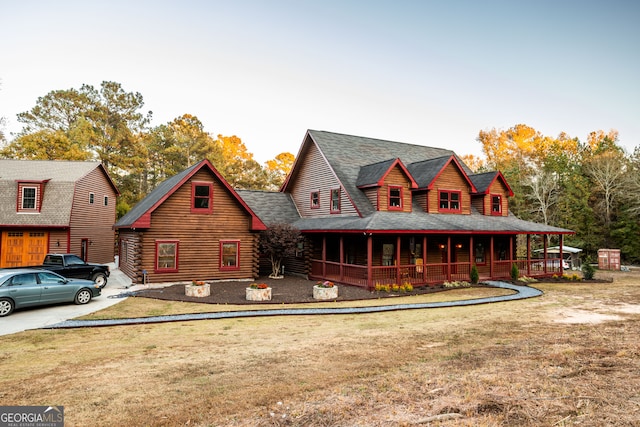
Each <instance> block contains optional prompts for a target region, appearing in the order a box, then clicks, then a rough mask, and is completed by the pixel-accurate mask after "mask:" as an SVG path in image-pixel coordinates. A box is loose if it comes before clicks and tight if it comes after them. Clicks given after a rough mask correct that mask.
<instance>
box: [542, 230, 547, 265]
mask: <svg viewBox="0 0 640 427" xmlns="http://www.w3.org/2000/svg"><path fill="white" fill-rule="evenodd" d="M542 241H543V243H542V245H543V246H542V247H543V252H542V254H543V257H544V262H543V264H542V265H544V267H543V270H542V271H544V272H545V274H546V273H547V235H546V234H543V235H542Z"/></svg>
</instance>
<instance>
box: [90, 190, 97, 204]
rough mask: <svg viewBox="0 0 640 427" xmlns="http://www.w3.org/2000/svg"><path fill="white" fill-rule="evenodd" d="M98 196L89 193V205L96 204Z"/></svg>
mask: <svg viewBox="0 0 640 427" xmlns="http://www.w3.org/2000/svg"><path fill="white" fill-rule="evenodd" d="M95 198H96V195H95V194H94V193H89V204H90V205H93V204H94V203H95Z"/></svg>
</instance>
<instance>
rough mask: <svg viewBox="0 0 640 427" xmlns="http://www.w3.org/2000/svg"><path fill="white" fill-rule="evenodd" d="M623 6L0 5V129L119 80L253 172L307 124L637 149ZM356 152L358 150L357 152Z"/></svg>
mask: <svg viewBox="0 0 640 427" xmlns="http://www.w3.org/2000/svg"><path fill="white" fill-rule="evenodd" d="M639 22H640V2H638V1H636V0H608V1H604V0H603V1H592V0H582V1H574V0H564V1H563V0H553V1H548V0H535V1H533V0H529V1H526V0H504V1H500V0H484V1H480V0H472V1H466V0H449V1H447V0H439V1H435V0H422V1H420V0H416V1H407V0H388V1H386V0H322V1H317V0H227V1H218V0H211V1H196V0H180V1H162V0H156V1H142V0H141V1H136V0H126V1H122V0H110V1H91V0H82V1H69V0H56V1H32V0H16V1H13V0H0V40H2V44H1V47H0V117H4V118H5V120H6V122H7V124H6V126H5V129H4V130H5V133H6V134H8V136H9V137H11V133H15V132H18V131H20V130H21V128H22V126H21V124H20V123H19V122H17V120H16V114H18V113H21V112H25V111H29V110H31V109H32V108H33V107H34V106H35V105H36V102H37V100H38V98H39V97H42V96H45V95H46V94H48V93H49V92H51V91H55V90H66V89H72V88H74V89H79V88H80V87H81V86H82V85H83V84H88V85H92V86H94V87H96V88H99V87H100V84H101V82H103V81H113V82H117V83H120V84H121V86H122V88H123V89H124V90H125V91H126V92H139V93H140V94H141V95H142V96H143V98H144V103H145V105H144V108H143V111H144V112H146V111H152V112H153V120H152V123H151V125H152V126H158V125H161V124H166V123H168V122H170V121H172V120H173V119H175V118H177V117H180V116H182V115H183V114H191V115H194V116H196V117H198V118H199V119H200V121H201V122H202V123H203V125H204V128H205V131H207V132H209V133H210V134H212V135H214V136H217V135H219V134H221V135H224V136H231V135H236V136H238V137H240V138H241V139H242V141H243V143H244V144H245V146H246V147H247V150H248V151H249V152H251V153H253V154H254V158H255V159H256V160H258V161H259V162H261V163H262V162H265V161H266V160H269V159H273V158H274V157H275V156H276V155H277V154H279V153H282V152H290V153H292V154H294V155H296V154H297V153H298V150H299V148H300V145H301V143H302V140H303V138H304V136H305V133H306V131H307V129H315V130H324V131H330V132H337V133H345V134H350V135H358V136H365V137H371V138H378V139H385V140H393V141H400V142H407V143H412V144H418V145H427V146H433V147H442V148H449V149H452V150H454V151H455V152H456V153H457V154H459V155H464V154H473V155H476V156H481V155H482V149H481V148H482V147H481V145H480V143H479V142H477V140H476V138H477V137H478V134H479V132H480V131H481V130H490V129H493V128H496V129H498V130H506V129H508V128H510V127H512V126H515V125H516V124H521V123H522V124H526V125H528V126H531V127H533V128H534V129H536V130H537V131H539V132H541V133H542V134H543V135H545V136H552V137H556V136H558V135H559V134H560V133H561V132H565V133H567V134H568V135H570V136H571V137H577V138H579V139H580V140H581V141H586V139H587V135H588V134H589V133H590V132H592V131H597V130H604V131H605V132H608V131H609V130H610V129H616V130H617V131H618V132H619V144H620V145H621V146H622V147H624V148H625V149H626V150H627V151H629V152H631V151H633V149H634V147H637V146H640V24H639ZM363 154H364V153H363Z"/></svg>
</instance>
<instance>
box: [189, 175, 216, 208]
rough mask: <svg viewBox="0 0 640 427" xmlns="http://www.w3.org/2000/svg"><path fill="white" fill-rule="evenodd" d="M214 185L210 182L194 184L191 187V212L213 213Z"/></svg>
mask: <svg viewBox="0 0 640 427" xmlns="http://www.w3.org/2000/svg"><path fill="white" fill-rule="evenodd" d="M212 201H213V184H212V183H209V182H194V183H193V184H192V186H191V212H193V213H211V212H213V203H212Z"/></svg>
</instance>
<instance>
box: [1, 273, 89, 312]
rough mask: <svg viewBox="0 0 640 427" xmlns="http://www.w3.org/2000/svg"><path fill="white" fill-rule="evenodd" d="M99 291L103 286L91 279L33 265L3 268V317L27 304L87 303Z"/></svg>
mask: <svg viewBox="0 0 640 427" xmlns="http://www.w3.org/2000/svg"><path fill="white" fill-rule="evenodd" d="M99 295H100V286H99V285H96V284H95V283H94V282H92V281H91V280H84V279H67V278H64V277H62V276H60V275H59V274H56V273H53V272H51V271H47V270H35V269H30V268H16V269H3V270H0V317H3V316H8V315H10V314H11V313H13V311H14V310H15V309H19V308H24V307H33V306H38V305H48V304H57V303H63V302H73V303H76V304H87V303H88V302H89V301H91V299H92V298H94V297H97V296H99Z"/></svg>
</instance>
